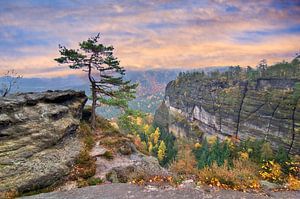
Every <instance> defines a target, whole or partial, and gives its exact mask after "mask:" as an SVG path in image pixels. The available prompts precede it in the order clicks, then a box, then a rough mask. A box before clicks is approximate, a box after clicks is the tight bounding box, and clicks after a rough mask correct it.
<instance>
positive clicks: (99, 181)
mask: <svg viewBox="0 0 300 199" xmlns="http://www.w3.org/2000/svg"><path fill="white" fill-rule="evenodd" d="M87 183H88V185H89V186H94V185H98V184H102V183H103V179H101V178H95V177H91V178H89V179H88V180H87Z"/></svg>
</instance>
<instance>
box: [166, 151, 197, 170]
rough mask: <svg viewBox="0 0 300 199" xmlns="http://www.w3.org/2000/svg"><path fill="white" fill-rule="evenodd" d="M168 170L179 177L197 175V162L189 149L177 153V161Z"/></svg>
mask: <svg viewBox="0 0 300 199" xmlns="http://www.w3.org/2000/svg"><path fill="white" fill-rule="evenodd" d="M170 170H171V171H172V172H174V173H176V174H179V175H193V174H197V171H198V170H197V162H196V159H195V156H194V154H193V153H192V150H191V149H190V147H188V146H186V147H185V148H183V149H182V150H180V151H179V153H178V159H177V160H175V161H174V162H172V163H171V165H170Z"/></svg>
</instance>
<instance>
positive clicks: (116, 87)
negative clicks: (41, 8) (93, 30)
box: [55, 34, 138, 128]
mask: <svg viewBox="0 0 300 199" xmlns="http://www.w3.org/2000/svg"><path fill="white" fill-rule="evenodd" d="M99 39H100V34H97V35H96V36H95V37H92V38H89V39H88V40H86V41H82V42H81V43H79V49H67V48H66V47H64V46H61V45H60V46H59V52H60V54H61V57H59V58H56V59H55V61H57V62H58V63H60V64H66V65H68V66H69V67H70V68H71V69H82V70H83V71H85V72H87V76H88V79H89V81H90V85H91V91H92V117H91V119H92V127H93V128H95V119H96V115H95V110H96V107H97V106H100V105H103V104H106V105H108V106H117V107H120V108H121V109H125V108H127V107H128V101H129V100H132V99H134V98H135V92H136V88H137V86H138V85H137V84H131V81H126V80H124V76H125V69H124V67H122V66H120V62H119V60H118V59H117V58H116V57H115V56H114V55H113V50H114V48H113V47H112V46H105V45H103V44H101V43H99Z"/></svg>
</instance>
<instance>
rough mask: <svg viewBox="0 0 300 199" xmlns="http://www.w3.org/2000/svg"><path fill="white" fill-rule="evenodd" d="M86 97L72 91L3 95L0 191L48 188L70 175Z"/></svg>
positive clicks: (77, 145) (0, 123)
mask: <svg viewBox="0 0 300 199" xmlns="http://www.w3.org/2000/svg"><path fill="white" fill-rule="evenodd" d="M86 101H87V97H86V96H85V94H84V93H83V92H75V91H71V90H68V91H47V92H41V93H24V94H16V95H10V96H8V97H5V98H0V192H3V191H6V190H10V189H15V190H17V191H21V192H23V191H28V190H32V189H37V188H41V187H45V186H48V185H51V184H52V183H53V182H55V181H57V180H58V179H60V178H61V177H62V176H64V175H67V174H68V172H69V169H70V168H69V167H70V165H71V164H72V163H73V161H74V158H75V157H76V156H77V155H78V154H79V151H80V149H81V143H80V141H79V139H78V137H77V135H76V130H77V127H78V125H79V122H80V119H81V116H82V109H83V106H84V104H85V103H86Z"/></svg>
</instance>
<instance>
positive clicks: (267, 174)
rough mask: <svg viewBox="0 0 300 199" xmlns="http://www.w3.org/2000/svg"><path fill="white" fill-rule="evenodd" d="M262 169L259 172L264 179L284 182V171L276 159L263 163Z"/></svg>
mask: <svg viewBox="0 0 300 199" xmlns="http://www.w3.org/2000/svg"><path fill="white" fill-rule="evenodd" d="M261 169H262V170H261V171H259V174H260V175H261V177H262V178H263V179H264V180H268V181H270V182H275V183H282V182H283V179H284V178H283V173H282V171H281V166H280V164H278V163H276V162H274V161H267V162H265V164H263V165H262V167H261Z"/></svg>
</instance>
